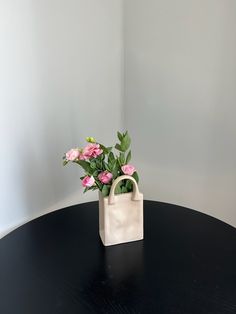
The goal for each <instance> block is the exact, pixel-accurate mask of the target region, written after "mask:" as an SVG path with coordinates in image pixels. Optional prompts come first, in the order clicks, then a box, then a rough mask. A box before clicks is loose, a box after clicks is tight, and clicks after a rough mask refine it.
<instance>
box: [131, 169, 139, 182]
mask: <svg viewBox="0 0 236 314" xmlns="http://www.w3.org/2000/svg"><path fill="white" fill-rule="evenodd" d="M132 177H133V178H134V179H135V180H136V182H137V183H138V182H139V176H138V173H137V171H135V172H134V173H133V175H132Z"/></svg>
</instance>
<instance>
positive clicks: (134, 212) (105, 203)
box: [99, 175, 143, 246]
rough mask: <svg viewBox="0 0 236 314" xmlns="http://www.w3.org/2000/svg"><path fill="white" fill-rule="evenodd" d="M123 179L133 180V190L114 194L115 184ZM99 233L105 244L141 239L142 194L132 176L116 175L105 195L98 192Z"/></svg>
mask: <svg viewBox="0 0 236 314" xmlns="http://www.w3.org/2000/svg"><path fill="white" fill-rule="evenodd" d="M124 179H129V180H131V181H132V182H133V186H134V188H133V192H131V193H123V194H119V195H115V194H114V191H115V187H116V185H117V184H118V183H119V182H120V181H121V180H124ZM99 234H100V237H101V240H102V242H103V244H104V245H105V246H108V245H114V244H120V243H125V242H131V241H137V240H142V239H143V194H142V193H140V192H139V189H138V185H137V182H136V181H135V180H134V178H133V177H130V176H127V175H124V176H120V177H118V178H117V179H116V180H115V181H114V182H113V184H112V187H111V191H110V195H109V196H107V197H103V196H102V194H101V193H99Z"/></svg>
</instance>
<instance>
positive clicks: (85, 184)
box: [82, 176, 95, 188]
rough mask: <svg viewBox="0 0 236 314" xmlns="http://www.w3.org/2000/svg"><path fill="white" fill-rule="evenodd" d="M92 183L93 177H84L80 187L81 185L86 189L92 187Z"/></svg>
mask: <svg viewBox="0 0 236 314" xmlns="http://www.w3.org/2000/svg"><path fill="white" fill-rule="evenodd" d="M94 182H95V180H94V177H89V176H86V177H84V178H83V180H82V185H83V187H85V188H86V187H91V186H93V185H94Z"/></svg>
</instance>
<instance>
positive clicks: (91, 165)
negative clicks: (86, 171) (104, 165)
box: [90, 161, 97, 169]
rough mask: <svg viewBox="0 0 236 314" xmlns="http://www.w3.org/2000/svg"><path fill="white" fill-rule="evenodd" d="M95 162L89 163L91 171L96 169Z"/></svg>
mask: <svg viewBox="0 0 236 314" xmlns="http://www.w3.org/2000/svg"><path fill="white" fill-rule="evenodd" d="M96 166H97V165H96V162H95V161H91V162H90V167H91V168H92V169H96Z"/></svg>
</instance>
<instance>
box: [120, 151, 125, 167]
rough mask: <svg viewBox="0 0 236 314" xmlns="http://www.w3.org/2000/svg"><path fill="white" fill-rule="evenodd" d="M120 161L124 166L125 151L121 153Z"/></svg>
mask: <svg viewBox="0 0 236 314" xmlns="http://www.w3.org/2000/svg"><path fill="white" fill-rule="evenodd" d="M119 161H120V165H121V166H123V165H124V164H125V154H124V153H120V157H119Z"/></svg>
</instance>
